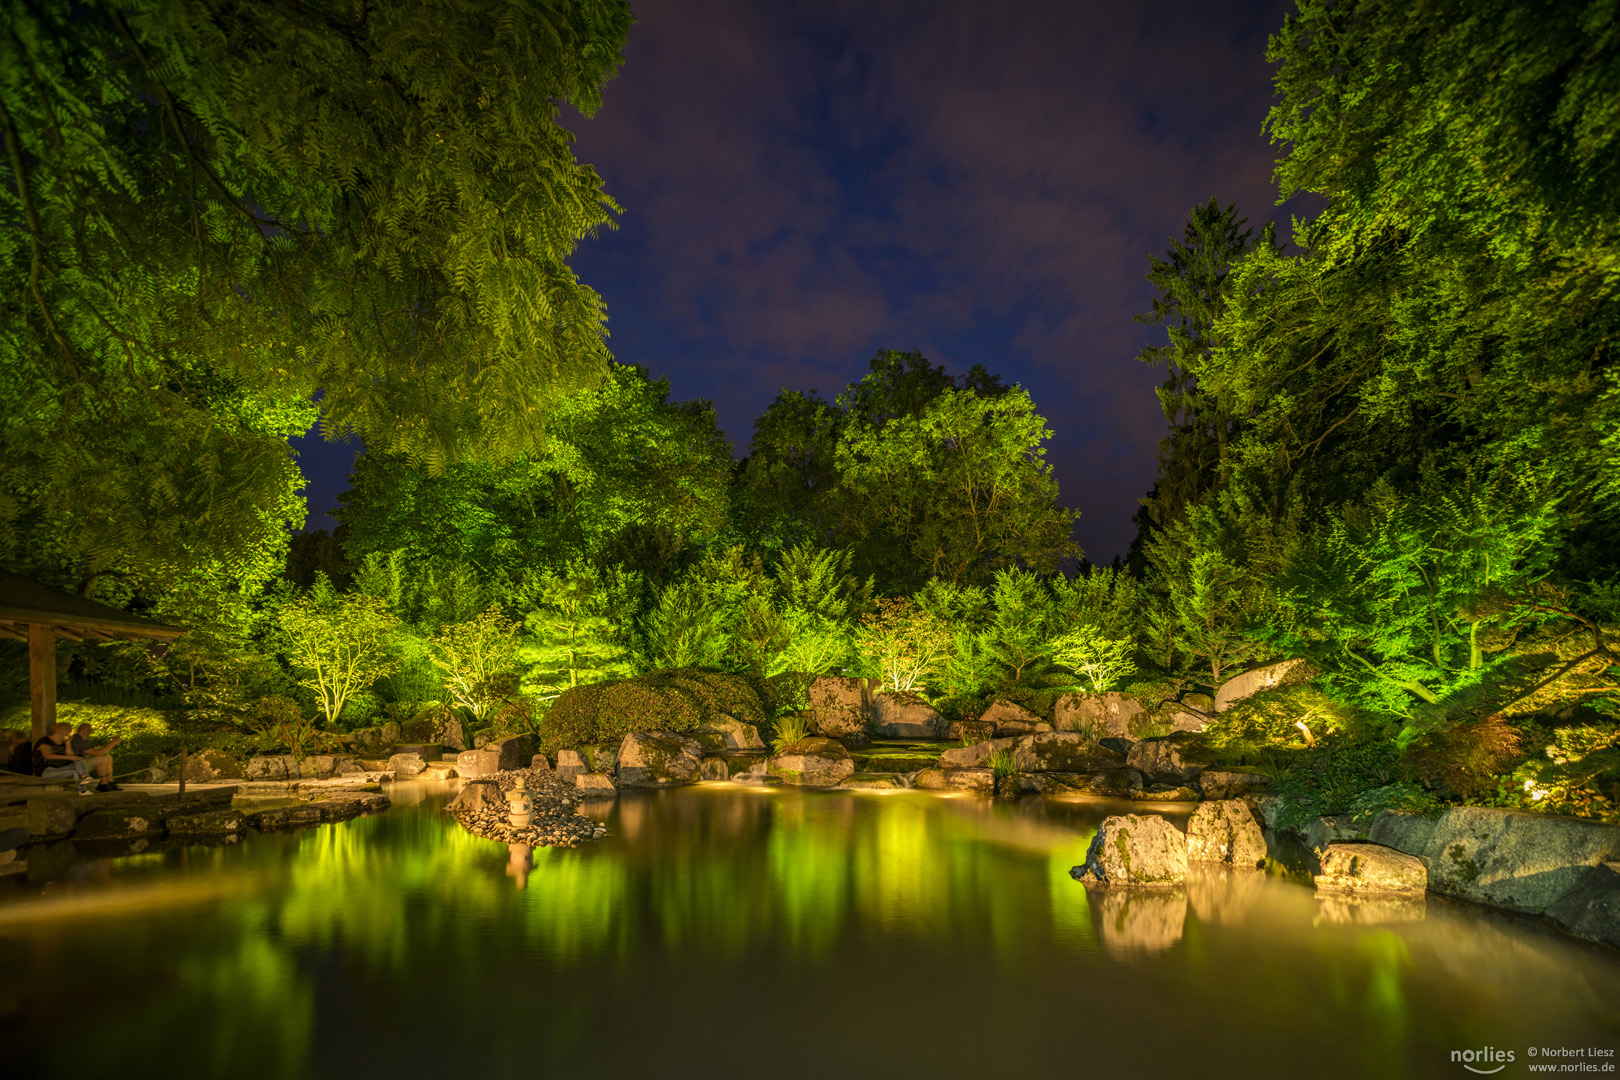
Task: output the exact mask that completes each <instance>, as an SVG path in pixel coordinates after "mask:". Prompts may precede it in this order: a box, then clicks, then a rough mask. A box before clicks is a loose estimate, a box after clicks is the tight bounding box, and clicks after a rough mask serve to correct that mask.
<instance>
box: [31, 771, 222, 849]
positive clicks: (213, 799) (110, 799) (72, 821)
mask: <svg viewBox="0 0 1620 1080" xmlns="http://www.w3.org/2000/svg"><path fill="white" fill-rule="evenodd" d="M152 789H156V790H152ZM236 792H237V785H235V784H187V785H186V798H185V799H184V800H181V798H180V796H179V786H178V785H168V784H151V785H147V784H143V785H141V786H140V789H139V790H137V789H135V788H126V789H124V790H122V791H106V792H91V793H90V794H88V795H80V794H78V792H77V790H74V791H70V792H67V793H61V794H48V795H35V796H34V797H33V798H31V799H29V800H28V803H27V809H28V832H29V835H31V836H35V837H42V836H66V835H68V834H69V833H71V832H73V831H74V830H75V829H76V828H77V827H78V823H79V821H80V820H82V819H83V818H85V817H88V816H89V815H90V814H92V813H95V812H96V811H100V810H115V809H142V810H146V811H149V812H150V816H154V817H160V818H161V817H167V816H169V815H170V814H174V813H178V812H181V811H180V810H179V809H178V808H179V807H181V806H186V807H190V808H191V809H192V812H196V811H198V810H206V809H215V808H218V807H223V806H229V805H230V803H231V799H232V798H233V797H234V796H235V795H236Z"/></svg>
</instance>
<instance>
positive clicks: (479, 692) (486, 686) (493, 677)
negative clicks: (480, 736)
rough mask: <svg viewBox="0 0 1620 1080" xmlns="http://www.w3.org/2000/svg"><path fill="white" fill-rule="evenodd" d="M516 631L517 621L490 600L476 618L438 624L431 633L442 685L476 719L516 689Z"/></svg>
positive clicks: (435, 660)
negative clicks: (444, 624) (437, 627)
mask: <svg viewBox="0 0 1620 1080" xmlns="http://www.w3.org/2000/svg"><path fill="white" fill-rule="evenodd" d="M517 633H518V623H517V621H516V620H514V619H509V618H507V617H506V616H505V615H502V614H501V612H500V609H499V608H497V607H496V606H495V605H493V604H491V605H490V606H489V607H488V608H486V609H485V610H484V612H483V614H481V615H479V616H478V617H477V618H473V619H468V620H467V621H466V622H459V623H451V624H449V625H446V626H440V627H439V631H438V633H436V634H435V635H433V663H434V665H435V666H436V667H437V668H438V669H439V671H441V672H442V673H443V674H444V685H445V689H446V690H448V691H449V692H450V697H451V699H452V700H453V701H454V702H455V703H456V704H457V705H460V706H463V707H464V708H466V709H467V710H468V711H469V712H471V713H472V714H473V716H474V717H475V718H476V719H478V720H482V719H484V714H485V713H487V712H489V711H490V709H492V708H494V707H495V706H497V705H499V704H501V703H502V702H504V701H506V700H508V699H509V698H510V697H511V696H512V693H513V691H515V690H516V689H517V679H516V674H515V672H514V670H513V669H514V667H515V666H516V660H517V655H516V654H517Z"/></svg>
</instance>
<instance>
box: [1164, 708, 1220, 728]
mask: <svg viewBox="0 0 1620 1080" xmlns="http://www.w3.org/2000/svg"><path fill="white" fill-rule="evenodd" d="M1168 718H1169V724H1170V730H1171V732H1177V731H1203V730H1204V728H1206V727H1208V726H1209V719H1210V718H1209V717H1207V716H1205V715H1204V714H1203V713H1201V712H1195V711H1193V710H1191V709H1170V710H1168Z"/></svg>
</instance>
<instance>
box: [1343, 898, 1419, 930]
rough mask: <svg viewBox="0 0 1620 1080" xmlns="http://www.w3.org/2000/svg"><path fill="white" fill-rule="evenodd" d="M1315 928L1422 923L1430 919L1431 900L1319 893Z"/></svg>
mask: <svg viewBox="0 0 1620 1080" xmlns="http://www.w3.org/2000/svg"><path fill="white" fill-rule="evenodd" d="M1316 900H1317V904H1318V908H1317V914H1316V920H1315V925H1317V926H1321V925H1322V924H1323V923H1338V924H1343V925H1354V926H1381V925H1384V924H1386V923H1410V922H1422V921H1423V920H1424V919H1425V918H1427V917H1428V914H1429V907H1428V903H1427V901H1426V900H1425V899H1424V898H1423V897H1421V896H1359V897H1349V896H1345V895H1343V894H1338V895H1333V894H1327V893H1318V894H1317V896H1316Z"/></svg>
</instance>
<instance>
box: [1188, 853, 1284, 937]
mask: <svg viewBox="0 0 1620 1080" xmlns="http://www.w3.org/2000/svg"><path fill="white" fill-rule="evenodd" d="M1265 889H1266V875H1265V873H1264V872H1263V871H1260V870H1249V869H1239V868H1237V867H1232V866H1220V865H1212V864H1209V863H1191V864H1189V865H1188V867H1187V899H1188V901H1189V902H1190V903H1191V904H1192V910H1193V914H1194V915H1195V916H1197V917H1198V921H1199V922H1201V923H1210V924H1221V925H1224V926H1235V925H1236V924H1238V923H1241V922H1243V921H1244V920H1245V919H1247V918H1248V917H1249V916H1250V915H1251V914H1253V912H1254V909H1255V907H1256V905H1258V904H1259V903H1260V901H1261V898H1262V897H1263V896H1264V894H1265Z"/></svg>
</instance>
